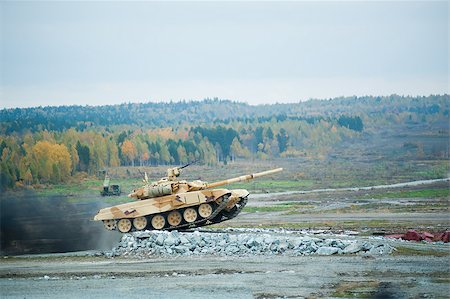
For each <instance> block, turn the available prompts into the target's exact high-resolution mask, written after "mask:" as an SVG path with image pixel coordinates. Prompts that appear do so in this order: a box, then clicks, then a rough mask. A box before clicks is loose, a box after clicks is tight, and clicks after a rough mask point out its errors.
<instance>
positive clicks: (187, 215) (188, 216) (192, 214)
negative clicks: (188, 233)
mask: <svg viewBox="0 0 450 299" xmlns="http://www.w3.org/2000/svg"><path fill="white" fill-rule="evenodd" d="M183 218H184V220H186V222H188V223H191V222H194V221H195V220H196V219H197V211H196V210H195V209H193V208H187V209H186V210H184V212H183Z"/></svg>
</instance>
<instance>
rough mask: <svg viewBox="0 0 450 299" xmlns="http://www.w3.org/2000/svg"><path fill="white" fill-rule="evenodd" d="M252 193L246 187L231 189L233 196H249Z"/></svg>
mask: <svg viewBox="0 0 450 299" xmlns="http://www.w3.org/2000/svg"><path fill="white" fill-rule="evenodd" d="M249 194H250V193H249V192H248V191H247V190H245V189H233V190H231V196H233V197H241V198H244V197H247V196H248V195H249Z"/></svg>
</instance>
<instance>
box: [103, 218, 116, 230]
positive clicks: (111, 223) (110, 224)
mask: <svg viewBox="0 0 450 299" xmlns="http://www.w3.org/2000/svg"><path fill="white" fill-rule="evenodd" d="M103 225H104V226H105V228H106V229H107V230H115V229H116V220H114V219H108V220H103Z"/></svg>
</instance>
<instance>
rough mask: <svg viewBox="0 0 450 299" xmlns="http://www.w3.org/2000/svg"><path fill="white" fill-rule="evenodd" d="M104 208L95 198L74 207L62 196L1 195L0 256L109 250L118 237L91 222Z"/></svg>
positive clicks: (118, 235)
mask: <svg viewBox="0 0 450 299" xmlns="http://www.w3.org/2000/svg"><path fill="white" fill-rule="evenodd" d="M72 198H73V197H72ZM103 206H104V204H102V203H101V201H100V200H99V199H98V200H96V199H95V197H93V198H92V200H89V201H85V200H83V201H79V202H77V203H73V202H70V201H69V198H68V197H65V196H45V197H44V196H38V195H37V194H36V193H35V192H33V191H26V192H18V193H8V194H7V195H5V194H3V195H2V198H1V199H0V238H1V247H0V254H1V255H20V254H36V253H57V252H71V251H80V250H92V249H98V250H102V249H108V248H109V249H110V248H111V247H112V246H113V244H114V243H115V242H117V241H118V240H119V239H120V234H118V233H116V232H110V231H106V230H105V229H104V228H103V225H102V223H101V222H94V221H92V218H93V216H94V215H95V214H96V213H97V211H98V210H99V209H100V208H101V207H103Z"/></svg>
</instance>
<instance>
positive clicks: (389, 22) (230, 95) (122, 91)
mask: <svg viewBox="0 0 450 299" xmlns="http://www.w3.org/2000/svg"><path fill="white" fill-rule="evenodd" d="M0 11H1V15H0V22H1V23H0V25H1V27H0V30H1V40H0V43H1V48H0V50H1V61H0V63H1V64H0V71H1V73H0V76H1V77H0V108H4V107H30V106H40V105H42V106H46V105H72V104H82V105H85V104H90V105H101V104H117V103H123V102H142V101H168V100H182V99H186V100H191V99H193V100H201V99H203V98H207V97H209V98H212V97H218V98H222V99H231V100H238V101H244V102H248V103H250V104H258V103H273V102H298V101H302V100H306V99H309V98H330V97H337V96H351V95H358V96H361V95H388V94H392V93H396V94H401V95H429V94H443V93H448V92H449V85H448V81H449V76H448V67H449V32H448V27H449V20H448V14H449V4H448V2H447V1H441V2H429V1H424V2H406V1H390V2H389V1H388V2H386V1H383V2H339V1H335V2H281V3H280V2H133V3H129V2H73V3H71V2H63V3H52V2H31V3H30V2H11V3H10V2H1V3H0Z"/></svg>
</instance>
